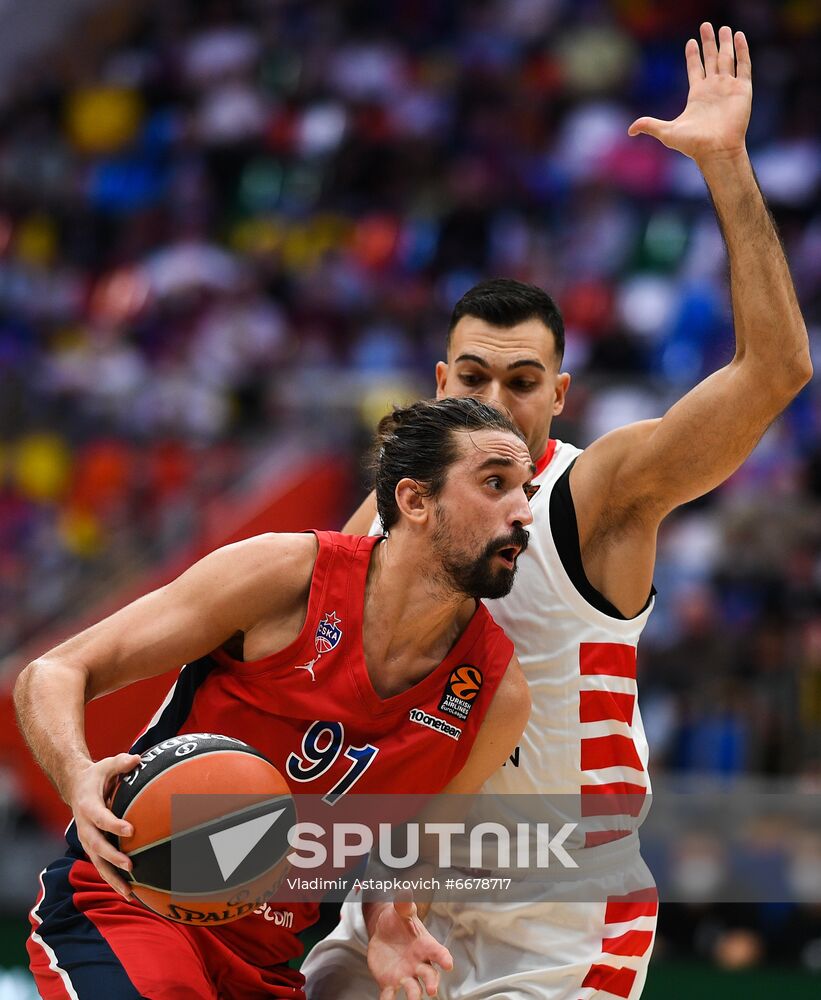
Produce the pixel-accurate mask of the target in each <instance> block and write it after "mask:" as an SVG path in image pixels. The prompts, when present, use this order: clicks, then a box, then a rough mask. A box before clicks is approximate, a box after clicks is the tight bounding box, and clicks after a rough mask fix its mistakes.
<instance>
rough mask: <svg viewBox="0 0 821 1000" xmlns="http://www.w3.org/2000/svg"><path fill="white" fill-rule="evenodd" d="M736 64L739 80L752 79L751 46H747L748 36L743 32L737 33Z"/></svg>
mask: <svg viewBox="0 0 821 1000" xmlns="http://www.w3.org/2000/svg"><path fill="white" fill-rule="evenodd" d="M735 62H736V76H737V77H738V78H739V80H749V79H751V78H752V75H753V68H752V63H751V62H750V46H749V45H748V44H747V36H746V35H745V34H744V32H743V31H737V32H736V33H735Z"/></svg>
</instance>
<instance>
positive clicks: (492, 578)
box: [432, 518, 530, 601]
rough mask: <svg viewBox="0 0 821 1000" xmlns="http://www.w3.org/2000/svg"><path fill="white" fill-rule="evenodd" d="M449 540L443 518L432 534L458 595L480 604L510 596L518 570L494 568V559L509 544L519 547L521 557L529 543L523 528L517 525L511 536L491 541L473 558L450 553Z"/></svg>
mask: <svg viewBox="0 0 821 1000" xmlns="http://www.w3.org/2000/svg"><path fill="white" fill-rule="evenodd" d="M450 539H451V533H450V531H449V529H448V525H447V519H446V518H443V519H442V520H440V522H439V524H438V526H437V528H436V530H435V531H434V533H433V539H432V541H433V545H434V546H435V548H436V551H437V553H438V554H439V557H440V559H441V560H442V571H443V574H444V576H445V578H446V579H447V583H448V586H449V587H451V588H452V589H453V590H455V591H456V593H458V594H464V595H465V596H466V597H472V598H474V599H475V600H477V601H479V600H482V598H486V599H489V600H496V599H498V598H500V597H506V596H507V595H508V594H509V593H510V591H511V589H512V587H513V580H514V579H515V577H516V569H517V567H516V566H515V565H514V566H513V568H512V569H507V568H506V567H504V566H499V567H496V566H494V565H493V557H494V556H495V555H496V554H497V553H498V552H499V550H500V549H504V548H507V546H509V545H518V546H519V548H520V549H521V552H520V553H519V554H520V555H521V553H522V552H524V551H525V549H526V548H527V546H528V542H529V541H530V538H529V536H528V534H527V532H526V531H525V529H524V528H522V527H520V526H518V525H517V526H516V527H514V528H513V529H512V530H511V532H510V533H509V534H507V535H503V536H501V537H500V538H494V539H493V541H491V542H488V544H487V545H486V546H485V548H484V551H483V552H482V553H481V554H480V555H478V556H476V557H474V558H473V559H466V558H464V557H463V556H461V555H460V554H455V553H452V552H450V551H449V549H450V547H451V546H450Z"/></svg>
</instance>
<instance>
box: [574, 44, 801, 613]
mask: <svg viewBox="0 0 821 1000" xmlns="http://www.w3.org/2000/svg"><path fill="white" fill-rule="evenodd" d="M719 42H720V45H719V46H717V44H716V38H715V34H714V32H713V28H712V26H711V25H709V24H703V25H702V26H701V43H702V50H703V61H702V57H701V56H700V54H699V47H698V43H697V42H696V41H695V39H692V38H691V39H690V41H689V42H688V43H687V46H686V48H685V55H686V61H687V74H688V78H689V83H690V91H689V95H688V99H687V106H686V107H685V109H684V111H683V112H682V113H681V114H680V115H679V116H678V118H676V119H675V120H674V121H660V120H659V119H656V118H639V119H637V120H636V121H635V122H633V124H632V125H631V126H630V130H629V131H630V135H638V134H639V133H644V134H645V135H649V136H653V137H654V138H656V139H658V140H659V141H661V142H663V143H664V144H665V145H666V146H668V147H669V148H670V149H674V150H677V151H678V152H680V153H684V154H685V155H686V156H689V157H691V158H692V159H693V160H695V162H696V163H697V164H698V166H699V168H700V170H701V172H702V174H703V175H704V179H705V181H706V182H707V186H708V188H709V191H710V194H711V196H712V199H713V203H714V205H715V209H716V214H717V215H718V220H719V224H720V226H721V230H722V233H723V235H724V240H725V242H726V245H727V252H728V255H729V259H730V282H731V292H732V304H733V318H734V322H735V336H736V351H735V356H734V358H733V360H732V361H731V362H730V363H729V364H728V365H727V366H726V367H725V368H722V369H721V370H720V371H717V372H715V373H714V374H713V375H711V376H710V377H709V378H707V379H705V381H703V382H702V383H700V384H699V385H698V386H696V388H695V389H693V390H692V391H691V392H689V393H688V394H687V395H686V396H685V397H684V398H683V399H681V400H680V401H679V402H678V403H676V404H675V406H673V407H672V408H671V409H670V410H669V411H668V412H667V413H666V414H665V416H664V417H663V418H661V419H660V420H654V421H647V422H645V423H641V424H633V425H631V426H629V427H625V428H622V429H620V430H617V431H613V432H612V433H611V434H608V435H606V436H605V437H603V438H601V439H600V440H599V441H597V442H596V443H595V444H593V445H592V446H591V447H590V448H588V449H587V451H586V452H585V453H584V454H583V455H582V456H581V457H580V458H579V460H578V461H577V463H576V466H575V467H574V469H573V472H572V474H571V489H572V492H573V498H574V502H575V505H576V513H577V518H578V522H579V537H580V542H581V547H582V558H583V561H584V567H585V571H586V572H587V575H588V578H589V579H590V581H591V583H593V585H594V586H595V587H597V588H598V589H599V590H600V591H601V592H602V593H604V594H605V596H606V597H608V599H609V600H610V601H611V602H612V603H614V604H615V605H616V606H617V607H618V608H619V609H620V610H621V611H623V612H624V613H625V614H634V613H635V612H636V611H637V610H638V609H639V608H640V607H641V605H642V604H643V603H644V600H645V598H646V596H647V592H648V590H649V586H650V582H651V576H652V565H653V559H654V555H655V533H656V529H657V527H658V524H659V522H660V521H661V520H662V518H663V517H665V515H666V514H668V513H669V512H670V511H671V510H672V509H673V508H674V507H677V506H678V505H679V504H682V503H685V502H687V501H688V500H692V499H694V498H695V497H698V496H701V495H702V494H703V493H706V492H708V491H709V490H711V489H713V488H714V487H715V486H717V485H718V484H719V483H721V482H723V481H724V480H725V479H727V478H728V476H730V475H731V474H732V473H733V472H734V471H735V470H736V469H737V468H738V467H739V466H740V465H741V463H742V462H743V461H744V460H745V459H746V458H747V456H748V455H749V454H750V452H751V451H752V449H753V448H754V447H755V444H756V443H757V441H758V440H759V438H760V437H761V435H762V434H763V433H764V431H765V430H766V428H767V427H768V425H769V424H770V423H771V422H772V420H773V419H774V418H775V417H776V416H777V415H778V414H779V413H780V412H781V411H782V410H783V409H784V408H785V407H786V406H787V404H788V403H789V402H790V401H791V400H792V399H793V398H794V397H795V395H796V394H797V393H798V392H799V391H800V389H801V388H802V387H803V386H804V385H805V384H806V383H807V382H808V381H809V379H810V377H811V375H812V367H811V364H810V357H809V345H808V339H807V331H806V328H805V326H804V322H803V319H802V317H801V312H800V310H799V307H798V302H797V300H796V297H795V291H794V289H793V285H792V281H791V279H790V273H789V269H788V267H787V262H786V260H785V258H784V252H783V249H782V247H781V243H780V241H779V239H778V235H777V233H776V231H775V227H774V225H773V221H772V218H771V216H770V214H769V212H768V211H767V207H766V205H765V203H764V199H763V197H762V195H761V192H760V190H759V188H758V184H757V183H756V179H755V176H754V174H753V170H752V166H751V165H750V160H749V158H748V156H747V150H746V145H745V136H746V131H747V123H748V121H749V117H750V106H751V100H752V83H751V65H750V53H749V49H748V47H747V41H746V38H745V37H744V35H743V33H742V32H740V31H739V32H736V33H735V36H733V33H732V32H731V31H730V29H729V28H727V27H723V28H721V30H720V32H719ZM628 566H629V568H627V569H626V567H628Z"/></svg>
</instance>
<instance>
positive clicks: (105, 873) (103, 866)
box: [91, 857, 134, 899]
mask: <svg viewBox="0 0 821 1000" xmlns="http://www.w3.org/2000/svg"><path fill="white" fill-rule="evenodd" d="M91 861H92V863H93V865H94V867H95V868H96V869H97V871H98V872H99V873H100V875H102V877H103V878H104V879H105V880H106V882H108V884H109V885H110V886H111V888H112V889H114V890H116V891H117V892H119V894H120V895H121V896H123V897H124V898H125V899H131V898H132V897H133V895H134V893H133V892H132V891H131V886H130V885H129V884H128V882H126V880H125V879H124V878H123V877H122V875H121V874H118V873H117V869H116V868H115V867H114V865H110V864H109V863H108V862H107V861H106V860H105V859H103V858H100V857H93V858H91Z"/></svg>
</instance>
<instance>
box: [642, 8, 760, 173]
mask: <svg viewBox="0 0 821 1000" xmlns="http://www.w3.org/2000/svg"><path fill="white" fill-rule="evenodd" d="M718 41H719V45H718V46H716V36H715V33H714V31H713V26H712V25H711V24H707V23H705V24H702V26H701V46H702V49H703V52H704V61H703V62H702V58H701V55H700V54H699V51H698V42H696V40H695V39H694V38H691V39H690V40H689V41H688V42H687V45H686V46H685V49H684V55H685V57H686V60H687V76H688V79H689V81H690V93H689V94H688V96H687V106H686V107H685V109H684V111H682V113H681V114H680V115H679V116H678V118H676V119H674V120H673V121H662V120H661V119H659V118H637V119H636V121H634V122H633V124H632V125H631V126H630V128H629V129H628V133H629V134H630V135H638V134H639V133H644V134H645V135H651V136H653V137H654V138H656V139H658V140H659V141H660V142H663V143H664V145H665V146H668V147H669V148H670V149H676V150H678V151H679V152H680V153H684V154H685V156H689V157H691V158H692V159H693V160H695V161H696V163H698V164H699V166H703V165H704V164H705V163H706V162H708V161H710V160H720V159H727V158H732V157H735V156H738V155H739V154H743V153H745V152H746V146H745V141H744V140H745V136H746V134H747V124H748V123H749V121H750V107H751V105H752V97H753V87H752V82H751V67H750V50H749V47H748V46H747V39H746V38H745V36H744V33H743V32H741V31H737V32H736V33H735V37H734V36H733V33H732V31H731V30H730V29H729V28H728V27H726V26H725V27H723V28H721V29H720V30H719V33H718ZM734 42H735V50H734V48H733V43H734Z"/></svg>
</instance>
